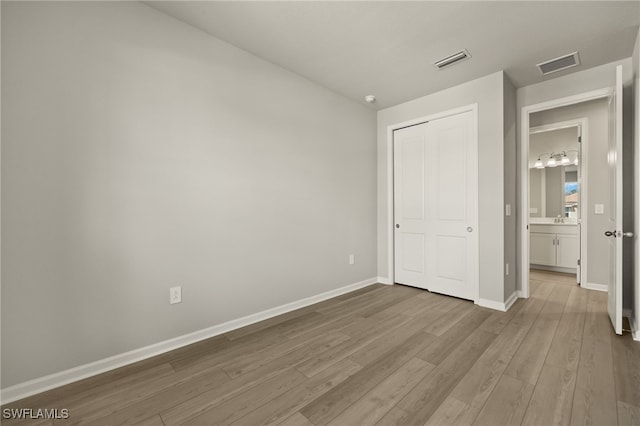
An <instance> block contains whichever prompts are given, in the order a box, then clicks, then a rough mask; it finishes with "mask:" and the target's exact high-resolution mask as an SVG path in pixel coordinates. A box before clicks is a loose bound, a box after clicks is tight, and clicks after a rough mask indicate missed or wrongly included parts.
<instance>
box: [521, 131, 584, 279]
mask: <svg viewBox="0 0 640 426" xmlns="http://www.w3.org/2000/svg"><path fill="white" fill-rule="evenodd" d="M570 127H577V128H578V136H579V137H580V138H581V140H582V142H581V143H579V144H578V146H579V149H578V152H579V153H580V156H579V157H580V165H579V167H580V173H579V174H578V176H579V177H580V219H579V220H580V222H579V223H580V226H579V227H578V229H579V230H580V233H579V235H578V237H579V238H580V240H579V241H580V267H579V268H578V269H579V270H580V271H579V272H580V274H579V275H578V276H579V277H580V285H581V286H583V284H584V285H586V283H588V281H587V229H588V228H587V223H588V220H587V219H588V218H587V216H588V210H587V209H585V206H588V205H589V204H588V203H587V188H588V183H587V182H588V180H589V179H588V177H589V176H588V174H587V173H586V172H587V168H586V167H583V166H585V165H586V164H588V163H587V161H588V160H587V157H588V152H589V149H588V146H589V120H588V119H587V118H576V119H573V120H567V121H559V122H556V123H551V124H544V125H542V126H536V127H529V135H531V134H533V133H543V132H549V131H553V130H559V129H567V128H570ZM528 142H529V141H527V143H528ZM527 158H528V159H527V161H529V160H530V158H529V157H527ZM527 167H528V165H527ZM528 170H529V169H528V168H527V179H528V178H529V173H528ZM526 198H527V200H529V185H527V194H526ZM527 238H529V235H528V231H527ZM525 267H526V268H527V269H529V262H528V263H527V264H526V265H525Z"/></svg>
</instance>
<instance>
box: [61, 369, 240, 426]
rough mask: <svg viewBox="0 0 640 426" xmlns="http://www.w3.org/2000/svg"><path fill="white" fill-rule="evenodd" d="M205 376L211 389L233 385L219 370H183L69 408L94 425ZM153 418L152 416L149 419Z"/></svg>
mask: <svg viewBox="0 0 640 426" xmlns="http://www.w3.org/2000/svg"><path fill="white" fill-rule="evenodd" d="M202 375H206V377H207V383H208V385H209V386H210V387H218V386H221V385H223V384H225V383H228V382H229V381H230V379H229V377H228V376H227V375H226V374H225V373H224V372H223V371H222V370H220V369H218V368H211V369H208V370H204V371H198V370H183V371H181V372H177V373H173V374H172V375H167V376H162V377H157V378H149V379H145V380H141V381H140V382H137V383H135V384H129V385H128V386H126V387H123V388H120V389H118V390H117V391H116V392H110V393H106V394H104V395H101V396H100V397H99V398H92V399H91V400H88V401H83V402H82V403H78V404H76V403H74V404H70V405H69V406H68V408H69V411H70V412H72V413H73V416H74V417H80V418H82V419H83V423H89V422H91V423H93V422H95V421H96V420H97V419H100V418H105V417H108V416H110V415H112V414H113V413H115V412H117V411H119V410H121V409H123V408H125V407H128V406H130V405H132V404H137V403H139V402H142V401H144V400H145V399H147V398H149V397H151V396H153V395H155V394H157V393H159V392H162V391H163V390H164V389H167V388H170V387H173V386H175V385H176V384H179V383H183V382H190V383H193V382H192V379H194V378H195V377H198V376H202ZM151 414H152V413H149V415H151ZM56 423H58V424H70V423H76V420H75V419H72V418H71V417H70V418H69V419H67V420H61V421H57V422H56Z"/></svg>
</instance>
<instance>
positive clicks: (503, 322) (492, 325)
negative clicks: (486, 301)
mask: <svg viewBox="0 0 640 426" xmlns="http://www.w3.org/2000/svg"><path fill="white" fill-rule="evenodd" d="M525 304H526V302H525V301H524V300H523V299H518V300H516V302H515V303H514V304H513V306H511V308H510V309H509V310H508V311H507V312H492V314H491V316H490V317H489V318H488V319H487V320H486V321H484V322H483V323H482V324H481V325H480V328H481V329H483V330H485V331H488V332H490V333H494V334H499V333H500V332H501V331H502V330H503V329H504V328H505V327H506V326H507V324H509V322H510V321H511V320H512V319H513V318H514V317H515V316H516V314H517V313H518V312H520V309H522V308H523V307H524V306H525Z"/></svg>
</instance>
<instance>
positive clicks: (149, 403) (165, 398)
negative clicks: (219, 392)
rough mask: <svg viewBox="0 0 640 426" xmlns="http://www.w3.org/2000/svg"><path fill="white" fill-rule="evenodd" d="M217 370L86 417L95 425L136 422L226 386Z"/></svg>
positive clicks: (226, 382) (131, 423) (197, 375)
mask: <svg viewBox="0 0 640 426" xmlns="http://www.w3.org/2000/svg"><path fill="white" fill-rule="evenodd" d="M219 371H220V370H217V369H214V370H213V372H210V373H207V372H206V371H203V372H200V373H199V374H196V375H195V377H192V378H191V380H184V381H182V382H180V381H178V380H176V382H175V384H173V385H172V386H169V387H167V388H166V389H164V390H159V391H158V392H156V393H154V394H152V395H150V396H148V397H146V398H142V399H137V400H130V401H128V402H129V403H128V404H122V405H120V406H118V407H117V408H116V409H115V411H112V412H110V413H108V414H106V415H105V416H102V417H97V416H96V415H95V414H96V413H93V414H92V415H91V416H89V417H88V418H89V419H91V423H92V424H93V425H96V426H98V425H104V426H108V425H113V424H118V425H133V424H138V423H139V422H142V421H144V420H145V419H147V418H149V417H150V416H153V415H154V414H157V413H160V412H161V411H162V410H166V409H168V408H171V407H174V406H176V405H178V404H180V403H182V402H184V401H187V400H189V399H191V398H193V397H195V396H197V395H200V394H202V393H205V392H208V391H210V390H213V389H218V388H219V387H220V386H221V385H222V384H223V383H225V384H226V385H227V386H228V384H229V383H228V382H229V381H228V380H227V381H224V382H221V381H220V380H219V379H218V378H217V374H218V372H219Z"/></svg>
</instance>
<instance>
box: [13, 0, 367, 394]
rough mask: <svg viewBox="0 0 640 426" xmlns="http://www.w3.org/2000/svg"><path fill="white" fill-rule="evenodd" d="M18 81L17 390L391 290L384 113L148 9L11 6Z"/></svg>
mask: <svg viewBox="0 0 640 426" xmlns="http://www.w3.org/2000/svg"><path fill="white" fill-rule="evenodd" d="M2 64H3V68H2V88H3V91H2V107H3V109H2V114H3V117H2V118H3V124H4V126H3V127H2V205H3V214H2V230H3V233H2V264H3V266H4V268H3V269H2V387H3V388H5V387H8V386H11V385H14V384H17V383H20V382H24V381H26V380H29V379H33V378H37V377H41V376H43V375H47V374H50V373H54V372H58V371H61V370H64V369H68V368H71V367H75V366H78V365H82V364H85V363H89V362H92V361H96V360H99V359H102V358H105V357H109V356H112V355H115V354H119V353H123V352H126V351H129V350H133V349H136V348H140V347H144V346H146V345H149V344H153V343H156V342H160V341H163V340H166V339H169V338H173V337H176V336H180V335H183V334H186V333H189V332H193V331H196V330H200V329H203V328H206V327H210V326H213V325H216V324H220V323H223V322H225V321H229V320H232V319H236V318H240V317H243V316H246V315H248V314H253V313H256V312H259V311H262V310H265V309H268V308H272V307H276V306H280V305H282V304H285V303H288V302H292V301H296V300H299V299H302V298H305V297H309V296H313V295H317V294H319V293H322V292H325V291H329V290H332V289H336V288H339V287H342V286H345V285H348V284H352V283H356V282H359V281H362V280H365V279H368V278H371V277H374V276H375V275H376V252H375V246H376V223H375V220H376V215H375V206H376V186H375V183H376V177H375V175H376V145H375V120H376V116H375V113H374V112H373V111H371V110H370V109H368V108H366V107H364V106H362V105H359V104H356V103H353V102H352V101H349V100H347V99H345V98H342V97H340V96H338V95H336V94H334V93H333V92H330V91H328V90H326V89H324V88H321V87H319V86H317V85H315V84H313V83H311V82H309V81H308V80H305V79H303V78H301V77H299V76H297V75H295V74H292V73H290V72H287V71H285V70H283V69H281V68H279V67H276V66H274V65H272V64H270V63H267V62H265V61H263V60H260V59H258V58H256V57H254V56H252V55H250V54H248V53H246V52H243V51H241V50H238V49H237V48H235V47H233V46H231V45H229V44H226V43H224V42H222V41H220V40H217V39H215V38H212V37H210V36H208V35H206V34H204V33H202V32H200V31H198V30H196V29H194V28H192V27H189V26H187V25H184V24H182V23H180V22H179V21H177V20H174V19H172V18H170V17H168V16H166V15H163V14H161V13H160V12H157V11H155V10H153V9H151V8H149V7H147V6H145V5H142V4H140V3H137V2H44V3H30V2H22V3H9V2H2ZM352 253H353V254H355V256H356V257H355V258H356V264H355V265H353V266H349V265H348V256H349V254H352ZM175 285H181V286H182V288H183V302H182V303H181V304H177V305H169V303H168V297H169V292H168V289H169V287H171V286H175Z"/></svg>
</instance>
